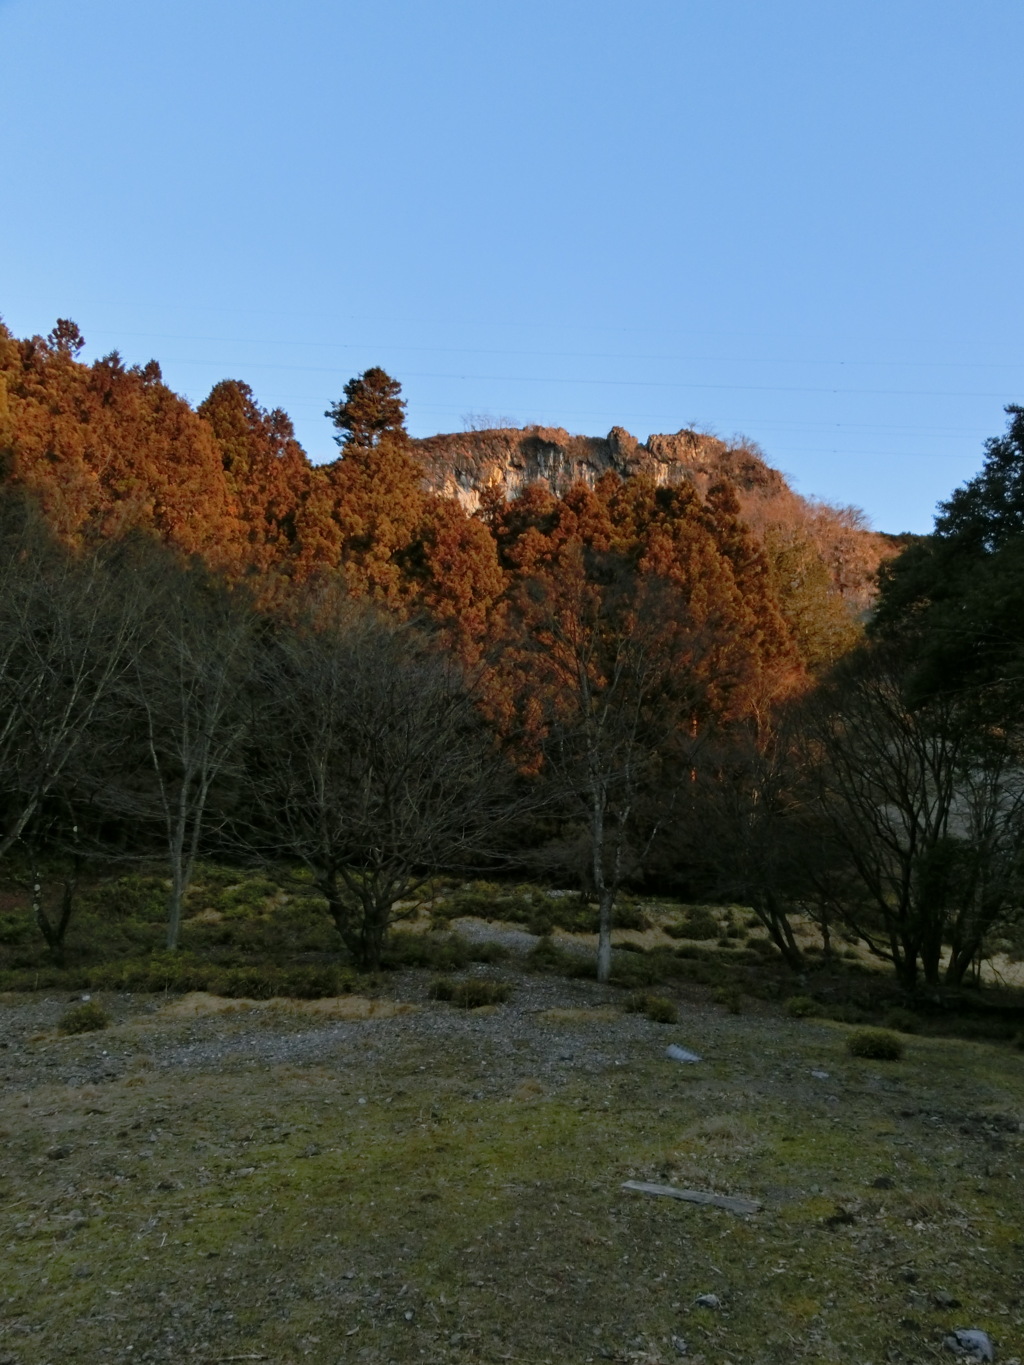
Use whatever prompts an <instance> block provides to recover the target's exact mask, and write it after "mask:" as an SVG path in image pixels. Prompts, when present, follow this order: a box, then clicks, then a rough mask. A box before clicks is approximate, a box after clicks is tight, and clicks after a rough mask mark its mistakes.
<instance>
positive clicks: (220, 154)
mask: <svg viewBox="0 0 1024 1365" xmlns="http://www.w3.org/2000/svg"><path fill="white" fill-rule="evenodd" d="M1022 48H1024V6H1022V5H1021V4H1020V0H979V3H977V4H974V5H965V4H963V3H961V2H959V0H958V2H957V3H952V2H951V0H884V3H883V2H882V0H859V3H856V4H854V3H852V0H847V3H838V0H773V3H772V4H770V5H768V4H765V3H764V0H701V2H700V3H696V2H694V0H633V3H631V4H630V5H628V6H627V5H626V4H625V3H619V2H616V3H611V2H610V0H585V2H584V0H544V2H543V3H541V2H540V0H514V3H513V0H487V2H486V3H485V2H484V0H475V2H473V3H471V2H470V0H434V2H433V3H429V4H428V3H425V0H419V2H418V3H416V2H415V0H373V3H369V2H368V0H351V2H350V3H344V0H292V3H291V4H290V5H288V6H284V5H281V4H280V3H273V4H271V3H269V0H244V3H242V0H233V3H229V2H228V0H202V3H198V0H176V2H175V3H174V4H151V3H142V4H140V3H139V0H91V2H90V3H89V4H82V3H80V0H75V2H72V0H0V71H2V73H3V79H2V81H0V126H3V128H4V129H5V136H4V138H3V142H2V149H0V185H2V186H3V212H2V214H0V313H2V315H3V316H4V318H5V320H6V321H7V323H8V325H9V326H10V327H11V328H12V329H13V330H14V331H15V332H16V333H17V334H19V335H21V334H29V333H33V332H41V333H45V332H47V331H48V330H49V329H50V327H51V326H52V325H53V322H54V320H55V318H56V317H57V316H58V315H59V316H65V317H72V318H74V319H75V321H77V322H78V323H79V325H80V326H81V328H82V330H83V332H84V333H85V335H86V337H87V340H88V347H87V351H86V356H87V358H88V357H92V356H94V355H98V354H102V353H103V352H105V351H108V350H110V349H112V348H114V347H117V348H118V349H120V350H121V352H122V354H124V355H125V357H126V358H127V359H129V360H131V361H145V360H147V359H149V357H150V356H155V357H156V358H157V359H158V360H159V361H160V362H161V364H162V366H163V369H164V375H165V378H166V379H167V380H168V382H169V383H170V384H171V385H172V386H173V387H174V388H175V389H177V390H178V391H179V392H181V393H184V394H186V395H187V396H188V397H189V398H190V399H192V400H193V401H199V400H200V399H202V398H203V396H204V395H205V394H206V393H207V392H208V390H209V388H210V387H211V385H212V384H213V383H215V382H216V381H217V380H218V379H221V378H225V377H233V378H240V379H244V380H246V381H247V382H248V383H250V384H251V385H252V387H253V389H254V391H255V393H256V395H257V397H258V398H259V399H260V401H261V402H263V403H264V404H266V405H268V406H275V405H280V406H282V407H284V408H286V409H287V410H288V411H289V412H290V413H291V415H292V417H293V418H294V420H295V424H296V427H297V430H298V433H299V436H300V438H301V440H302V441H303V444H304V445H305V446H306V448H307V450H308V451H309V453H310V455H311V456H312V457H313V458H314V459H316V460H323V459H328V458H331V457H332V456H333V453H334V447H333V444H332V441H331V428H330V424H329V423H328V422H327V420H326V419H325V418H324V417H323V415H322V414H323V411H324V409H325V408H326V407H327V406H328V404H329V403H330V402H331V401H333V400H334V399H336V398H337V397H338V396H339V395H340V393H341V390H342V388H343V386H344V384H345V381H346V380H347V379H348V378H349V377H350V376H351V375H353V374H356V373H358V372H360V371H362V370H364V369H366V368H367V367H368V366H370V365H377V364H379V365H383V366H385V367H386V368H387V369H388V370H389V371H391V372H392V373H393V374H394V375H395V376H396V377H397V378H399V379H400V380H401V381H402V384H403V388H404V391H405V394H406V397H407V399H408V401H409V425H410V430H412V431H413V433H414V434H417V435H426V434H429V433H431V432H435V431H451V430H459V429H461V428H462V426H463V421H464V418H465V416H466V415H467V414H470V413H477V414H479V413H490V414H493V415H494V416H503V417H510V418H513V419H514V420H515V421H516V422H517V423H526V422H542V423H546V424H550V425H561V426H565V427H567V428H569V429H570V430H571V431H579V432H588V433H594V434H603V433H604V432H606V431H607V430H608V429H609V427H611V426H612V425H615V424H618V425H622V426H625V427H627V428H629V429H630V430H631V431H633V432H634V433H635V434H637V435H639V436H641V437H644V436H646V435H647V434H648V433H649V432H652V431H674V430H677V429H678V428H679V427H682V426H698V427H701V428H703V429H708V430H712V431H715V432H717V433H718V434H720V435H723V436H726V437H728V436H731V435H733V434H736V433H743V434H745V435H747V436H748V437H750V438H752V439H753V440H755V441H757V442H758V443H759V445H760V446H761V447H762V448H763V450H764V451H765V453H766V455H767V457H768V459H769V460H770V462H771V463H773V464H775V465H777V466H778V467H779V468H781V469H782V470H783V471H784V472H785V473H786V474H787V475H788V476H790V477H791V478H792V479H793V481H794V482H795V484H796V486H797V487H798V488H799V489H800V491H801V492H803V493H806V494H809V495H817V496H820V497H823V498H827V499H829V500H831V501H836V502H841V503H856V504H858V505H860V506H862V507H863V508H865V509H866V511H867V512H868V514H869V516H870V517H871V519H872V521H873V523H874V524H875V525H876V526H878V527H879V528H880V529H883V530H890V531H896V530H901V529H911V530H926V529H928V527H929V526H930V524H931V517H932V513H933V511H934V507H935V503H936V502H937V500H939V499H940V498H942V497H944V496H946V495H948V493H949V492H950V491H951V490H952V489H953V488H954V487H955V486H956V485H957V484H958V483H961V482H962V481H963V480H964V479H965V478H967V477H969V476H970V475H971V474H972V473H973V472H974V471H975V470H976V469H977V468H978V467H979V465H980V462H981V459H982V442H983V441H984V439H985V437H987V436H991V435H994V434H997V433H999V432H1000V431H1002V430H1003V427H1004V425H1005V420H1004V417H1003V413H1002V408H1003V406H1004V405H1005V404H1006V403H1009V402H1024V342H1022V340H1021V335H1020V333H1021V327H1020V323H1021V318H1022V317H1024V306H1022V305H1024V272H1022V270H1021V258H1022V254H1024V253H1022V240H1021V238H1022V231H1021V224H1022V223H1024V202H1022V201H1024V188H1022V180H1021V176H1020V173H1019V171H1020V157H1021V144H1022V132H1024V128H1022V118H1021V110H1022V102H1024V86H1022V83H1021V81H1020V73H1019V53H1020V52H1021V50H1022Z"/></svg>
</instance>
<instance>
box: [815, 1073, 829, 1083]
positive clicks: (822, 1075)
mask: <svg viewBox="0 0 1024 1365" xmlns="http://www.w3.org/2000/svg"><path fill="white" fill-rule="evenodd" d="M811 1075H812V1076H813V1077H814V1079H815V1080H816V1081H827V1080H828V1079H829V1075H828V1072H827V1071H812V1072H811Z"/></svg>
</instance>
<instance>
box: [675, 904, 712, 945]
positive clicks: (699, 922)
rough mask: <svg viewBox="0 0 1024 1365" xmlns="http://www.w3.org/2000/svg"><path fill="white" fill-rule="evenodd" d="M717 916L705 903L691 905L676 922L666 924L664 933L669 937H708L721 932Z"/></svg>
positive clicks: (699, 938)
mask: <svg viewBox="0 0 1024 1365" xmlns="http://www.w3.org/2000/svg"><path fill="white" fill-rule="evenodd" d="M721 932H722V931H721V928H720V926H719V923H718V918H717V916H716V915H715V913H714V911H713V910H711V909H709V908H708V906H706V905H691V906H690V908H689V909H688V910H687V911H686V913H685V914H684V915H683V918H682V919H681V920H680V921H679V923H678V924H667V925H666V926H665V933H666V934H668V936H669V937H670V938H691V939H698V940H701V939H709V938H718V936H719V934H720V933H721Z"/></svg>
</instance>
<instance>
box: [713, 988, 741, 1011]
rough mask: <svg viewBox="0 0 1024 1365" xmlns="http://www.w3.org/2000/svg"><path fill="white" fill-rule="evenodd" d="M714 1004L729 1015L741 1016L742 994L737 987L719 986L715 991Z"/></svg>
mask: <svg viewBox="0 0 1024 1365" xmlns="http://www.w3.org/2000/svg"><path fill="white" fill-rule="evenodd" d="M715 1003H716V1004H717V1005H721V1006H722V1008H723V1009H726V1010H728V1011H729V1013H730V1014H742V1013H743V992H742V991H741V990H740V988H739V987H738V986H719V987H718V989H717V990H716V991H715Z"/></svg>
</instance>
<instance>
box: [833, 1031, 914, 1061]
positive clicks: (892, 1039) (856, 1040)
mask: <svg viewBox="0 0 1024 1365" xmlns="http://www.w3.org/2000/svg"><path fill="white" fill-rule="evenodd" d="M846 1050H847V1052H849V1053H850V1055H851V1056H852V1057H866V1058H868V1059H869V1060H870V1061H873V1062H898V1061H899V1060H900V1058H901V1057H902V1056H903V1043H902V1041H901V1039H899V1038H897V1036H896V1034H895V1033H890V1032H889V1031H888V1030H887V1029H881V1028H862V1029H858V1030H857V1032H856V1033H851V1034H850V1036H849V1038H847V1040H846Z"/></svg>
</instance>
